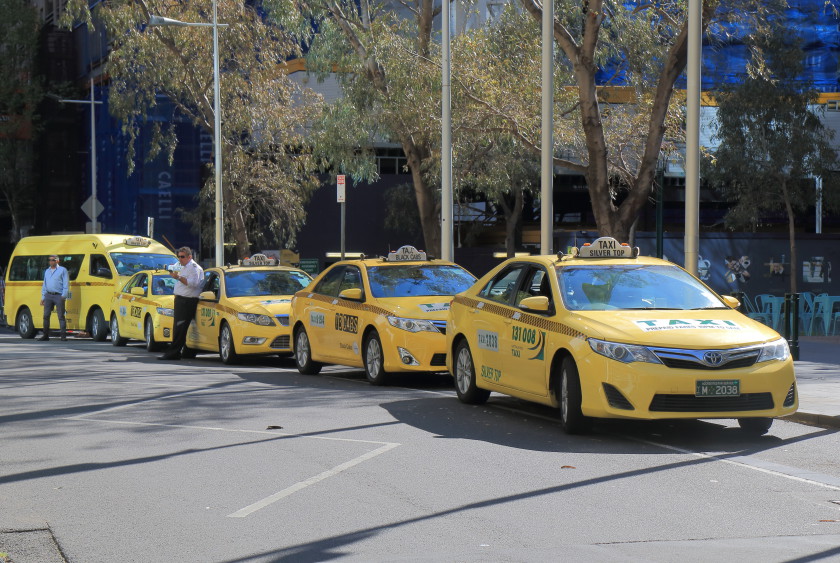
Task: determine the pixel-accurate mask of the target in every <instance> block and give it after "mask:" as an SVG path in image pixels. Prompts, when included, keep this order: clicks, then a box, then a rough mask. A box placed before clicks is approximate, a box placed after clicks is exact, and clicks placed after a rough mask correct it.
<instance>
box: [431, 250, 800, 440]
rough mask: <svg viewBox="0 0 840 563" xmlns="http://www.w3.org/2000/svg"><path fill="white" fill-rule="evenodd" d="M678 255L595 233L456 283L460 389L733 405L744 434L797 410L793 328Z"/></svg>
mask: <svg viewBox="0 0 840 563" xmlns="http://www.w3.org/2000/svg"><path fill="white" fill-rule="evenodd" d="M738 306H739V303H738V302H737V300H735V299H734V298H732V297H728V296H723V297H721V296H719V295H717V294H716V293H714V292H713V291H712V290H710V289H709V288H708V287H707V286H705V285H704V284H703V283H702V282H700V281H699V280H697V279H696V278H695V277H693V276H692V275H690V274H689V273H688V272H686V271H685V270H683V269H682V268H680V267H678V266H676V265H674V264H672V263H671V262H667V261H665V260H660V259H657V258H647V257H642V256H639V253H638V249H637V248H630V247H629V246H628V245H626V244H619V243H618V242H617V241H616V240H615V239H612V238H608V237H603V238H599V239H598V240H596V241H594V242H593V243H591V244H587V245H584V246H583V247H582V248H581V249H580V250H578V249H576V248H575V249H571V252H570V253H569V254H565V255H564V254H563V253H559V254H558V255H557V256H532V257H523V258H511V259H508V260H506V261H505V262H503V263H502V264H500V265H499V266H497V267H496V268H494V269H493V270H491V271H490V272H488V273H487V275H485V276H484V277H483V278H481V279H480V280H479V281H478V282H476V284H475V285H474V286H473V287H472V288H470V289H469V290H468V291H466V292H464V293H462V294H460V295H457V296H456V297H455V299H454V301H453V303H452V307H451V309H450V311H449V324H448V327H447V333H446V345H447V351H448V352H449V355H448V358H449V359H448V361H447V367H448V368H449V370H450V372H451V373H452V375H453V377H454V379H455V387H456V391H457V393H458V398H459V399H460V400H461V401H463V402H465V403H471V404H481V403H484V402H485V401H487V399H488V397H489V395H490V392H491V391H496V392H499V393H503V394H506V395H511V396H514V397H519V398H521V399H526V400H529V401H534V402H537V403H543V404H546V405H551V406H553V407H557V408H559V411H560V419H561V422H562V425H563V427H564V429H565V430H566V431H567V432H570V433H575V432H580V431H583V430H585V429H586V428H587V427H588V426H589V423H590V422H591V420H592V418H636V419H667V418H696V419H700V418H735V419H738V422H739V424H740V426H741V428H742V429H743V430H744V431H745V432H747V433H752V434H757V435H761V434H764V433H766V432H767V431H768V430H769V429H770V426H771V424H772V422H773V417H777V416H784V415H788V414H791V413H793V412H795V411H796V409H797V406H798V398H797V393H796V380H795V377H794V370H793V361H792V359H791V356H790V351H789V349H788V344H787V342H786V341H785V340H784V339H782V338H781V337H780V336H779V334H778V333H776V332H775V331H774V330H772V329H771V328H769V327H767V326H765V325H763V324H761V323H759V322H756V321H754V320H752V319H750V318H748V317H746V316H744V315H742V314H741V313H739V312H738V311H737V310H736V308H737V307H738Z"/></svg>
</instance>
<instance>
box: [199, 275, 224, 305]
mask: <svg viewBox="0 0 840 563" xmlns="http://www.w3.org/2000/svg"><path fill="white" fill-rule="evenodd" d="M220 285H221V282H220V281H219V274H217V273H216V272H205V274H204V288H203V289H202V291H212V292H213V294H214V295H215V296H216V299H218V298H219V286H220Z"/></svg>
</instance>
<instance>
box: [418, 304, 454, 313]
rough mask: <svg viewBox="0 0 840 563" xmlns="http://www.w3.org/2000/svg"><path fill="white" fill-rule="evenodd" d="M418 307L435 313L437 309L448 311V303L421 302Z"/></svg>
mask: <svg viewBox="0 0 840 563" xmlns="http://www.w3.org/2000/svg"><path fill="white" fill-rule="evenodd" d="M418 307H420V310H422V311H424V312H426V313H435V312H439V311H448V310H449V303H421V304H420V305H418Z"/></svg>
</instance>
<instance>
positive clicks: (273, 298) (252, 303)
mask: <svg viewBox="0 0 840 563" xmlns="http://www.w3.org/2000/svg"><path fill="white" fill-rule="evenodd" d="M228 303H229V304H230V305H231V306H232V307H233V308H235V309H236V310H237V311H241V312H243V313H254V314H255V315H271V316H274V315H288V314H289V309H290V308H291V303H292V296H291V295H265V296H260V297H232V298H230V299H228Z"/></svg>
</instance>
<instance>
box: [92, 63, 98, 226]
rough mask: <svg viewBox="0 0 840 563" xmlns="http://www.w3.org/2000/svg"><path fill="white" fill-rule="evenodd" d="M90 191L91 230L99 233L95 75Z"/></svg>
mask: <svg viewBox="0 0 840 563" xmlns="http://www.w3.org/2000/svg"><path fill="white" fill-rule="evenodd" d="M90 191H91V197H92V198H93V205H92V206H91V210H92V211H93V213H92V215H93V217H92V218H91V228H90V232H92V233H94V234H95V233H98V232H99V229H97V228H96V223H97V220H96V219H97V214H96V201H97V199H96V100H94V98H93V77H91V78H90Z"/></svg>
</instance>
